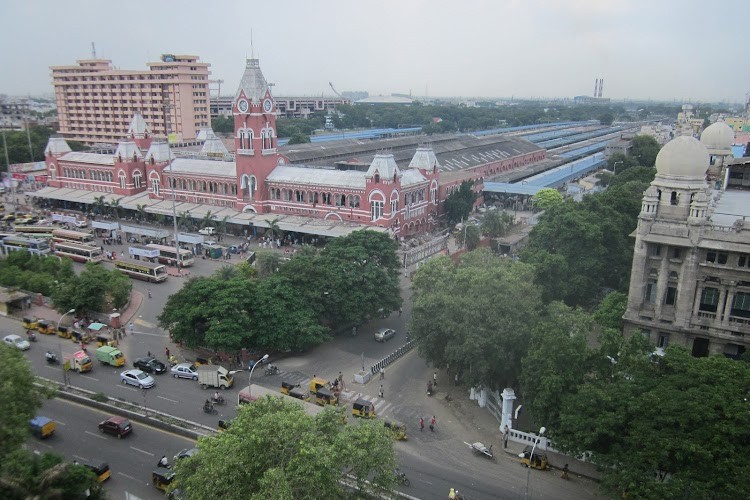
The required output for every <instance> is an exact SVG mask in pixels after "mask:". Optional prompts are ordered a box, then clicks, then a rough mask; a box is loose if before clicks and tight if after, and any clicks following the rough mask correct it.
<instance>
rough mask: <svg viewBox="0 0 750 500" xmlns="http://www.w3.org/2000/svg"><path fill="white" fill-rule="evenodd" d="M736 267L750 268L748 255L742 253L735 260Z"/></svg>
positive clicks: (749, 256)
mask: <svg viewBox="0 0 750 500" xmlns="http://www.w3.org/2000/svg"><path fill="white" fill-rule="evenodd" d="M737 266H739V267H750V255H748V254H746V253H743V254H740V256H739V257H738V258H737Z"/></svg>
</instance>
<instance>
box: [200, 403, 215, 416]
mask: <svg viewBox="0 0 750 500" xmlns="http://www.w3.org/2000/svg"><path fill="white" fill-rule="evenodd" d="M203 413H208V414H209V415H216V414H217V413H219V411H218V410H217V409H216V408H214V405H203Z"/></svg>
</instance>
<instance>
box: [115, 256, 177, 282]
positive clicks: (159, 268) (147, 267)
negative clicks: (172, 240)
mask: <svg viewBox="0 0 750 500" xmlns="http://www.w3.org/2000/svg"><path fill="white" fill-rule="evenodd" d="M115 269H117V270H118V271H120V272H121V273H124V274H127V275H128V276H130V277H131V278H135V279H139V280H145V281H151V282H152V283H159V282H161V281H166V279H167V266H165V265H164V264H152V263H151V262H143V261H136V262H134V261H131V260H118V261H115Z"/></svg>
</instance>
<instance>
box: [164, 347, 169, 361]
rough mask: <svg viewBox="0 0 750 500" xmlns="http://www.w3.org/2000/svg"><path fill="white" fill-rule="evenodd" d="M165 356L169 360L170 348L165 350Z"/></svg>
mask: <svg viewBox="0 0 750 500" xmlns="http://www.w3.org/2000/svg"><path fill="white" fill-rule="evenodd" d="M164 355H165V356H166V357H167V359H169V347H165V348H164Z"/></svg>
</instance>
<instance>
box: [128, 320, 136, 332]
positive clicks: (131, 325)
mask: <svg viewBox="0 0 750 500" xmlns="http://www.w3.org/2000/svg"><path fill="white" fill-rule="evenodd" d="M128 328H129V329H130V335H133V333H134V332H135V323H133V322H132V321H131V322H130V326H129V327H128Z"/></svg>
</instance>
